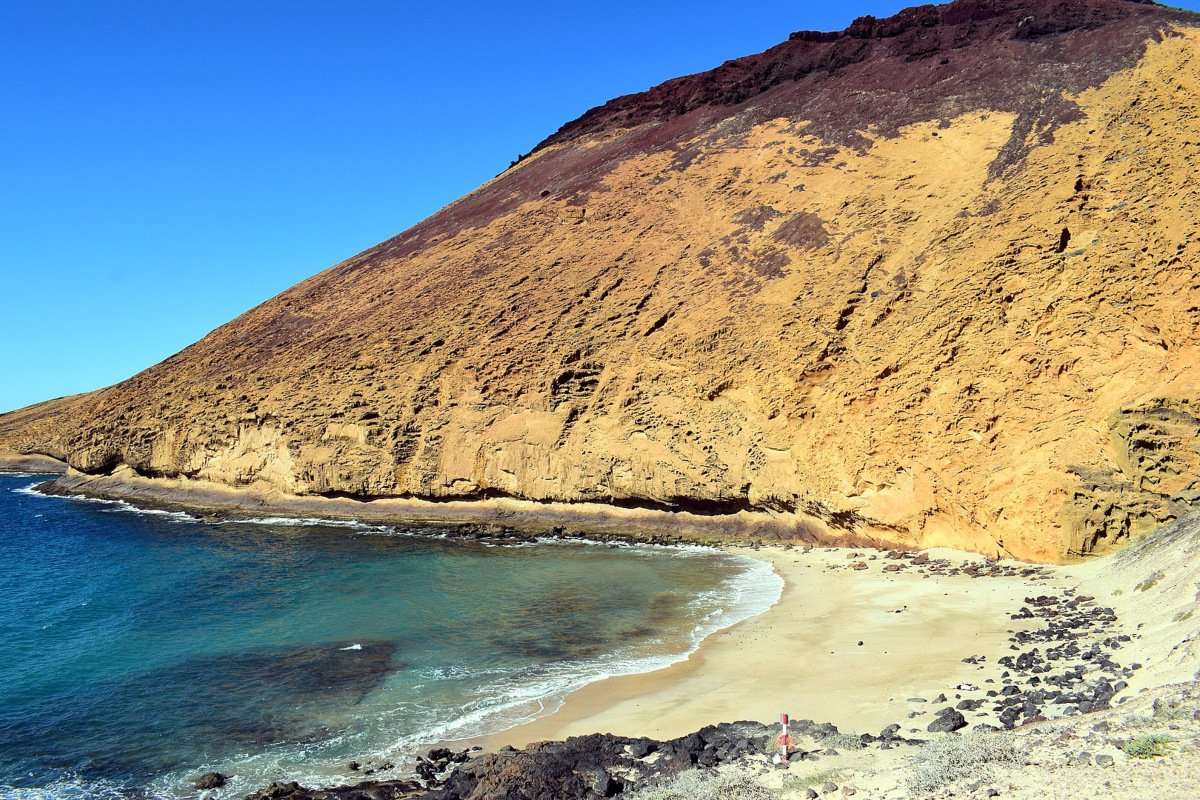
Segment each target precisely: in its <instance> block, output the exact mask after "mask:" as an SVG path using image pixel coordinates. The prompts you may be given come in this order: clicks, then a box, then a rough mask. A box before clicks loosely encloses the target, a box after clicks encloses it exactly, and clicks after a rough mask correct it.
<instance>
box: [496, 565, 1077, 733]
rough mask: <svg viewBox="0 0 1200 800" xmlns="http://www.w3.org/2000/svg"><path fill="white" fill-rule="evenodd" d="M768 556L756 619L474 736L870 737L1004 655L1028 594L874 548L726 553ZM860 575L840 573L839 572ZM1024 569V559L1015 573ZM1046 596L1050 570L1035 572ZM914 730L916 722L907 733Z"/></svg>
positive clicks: (980, 677) (924, 708)
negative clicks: (982, 658)
mask: <svg viewBox="0 0 1200 800" xmlns="http://www.w3.org/2000/svg"><path fill="white" fill-rule="evenodd" d="M731 549H732V550H733V551H734V552H738V553H741V554H744V555H748V556H751V557H753V558H759V559H764V560H767V561H769V562H770V563H771V564H772V565H773V566H774V567H775V569H776V571H777V572H778V574H779V575H780V576H781V577H783V579H784V581H785V588H784V591H783V595H782V597H781V598H780V600H779V602H778V603H777V604H776V605H775V606H773V607H772V608H770V609H769V610H768V611H766V612H765V613H763V614H761V615H759V616H757V617H754V618H752V619H749V620H747V621H745V622H743V623H741V624H739V625H736V626H734V627H732V628H728V629H726V630H724V631H720V632H718V633H716V634H714V635H713V636H711V637H709V638H708V639H707V640H705V641H704V642H703V644H702V645H701V646H700V648H699V649H698V650H697V651H696V652H695V653H694V654H693V655H692V656H691V658H689V659H688V660H687V661H685V662H681V663H679V664H676V665H674V666H671V667H668V668H666V669H662V670H659V671H657V672H652V673H645V674H641V675H632V676H623V677H616V678H611V679H608V680H604V681H601V682H598V683H594V684H592V685H590V686H587V687H585V688H583V689H581V690H579V691H577V692H575V693H574V694H571V695H569V696H568V697H567V698H566V700H565V702H564V704H563V706H562V707H561V709H559V710H558V711H557V713H554V714H551V715H549V716H546V717H543V718H541V719H538V720H535V721H533V722H532V723H529V724H525V725H522V726H519V727H516V728H513V729H511V730H509V731H506V732H504V733H502V734H499V735H497V736H494V737H490V738H489V739H488V740H487V745H488V746H491V747H499V746H503V745H513V746H522V745H525V744H528V743H530V742H533V741H540V740H547V739H561V738H564V737H566V736H572V735H579V734H586V733H594V732H605V733H614V734H618V735H627V736H650V737H653V738H664V739H665V738H670V737H675V736H682V735H684V734H687V733H689V732H691V731H694V730H697V729H698V728H700V727H703V726H705V725H709V724H712V723H717V722H723V721H734V720H742V719H751V720H771V719H776V718H777V717H778V716H779V714H780V712H784V711H786V712H788V713H789V714H791V715H792V716H793V717H795V718H809V719H815V720H820V721H831V722H833V723H835V724H837V725H839V726H843V727H845V728H848V729H853V730H871V731H878V730H880V729H881V728H883V727H885V726H886V725H889V724H892V723H897V722H898V723H901V724H902V725H903V727H904V728H905V729H906V730H907V729H909V728H912V729H914V730H915V729H921V730H923V728H924V726H925V724H927V720H925V721H922V720H921V719H914V720H910V719H909V718H908V715H909V713H910V712H914V711H915V712H917V713H921V714H922V716H923V713H922V712H925V713H927V712H928V706H930V705H932V704H931V703H916V702H910V701H909V698H914V697H921V696H923V697H924V699H926V700H930V701H932V700H933V698H934V697H935V696H936V695H937V694H938V693H941V692H945V693H946V694H953V692H954V689H953V687H954V686H955V685H956V684H959V683H963V682H970V683H974V684H977V685H982V683H983V682H984V681H985V680H987V679H988V678H993V679H994V678H995V677H996V675H997V674H998V673H999V672H1000V671H1001V670H1000V669H999V668H998V667H996V665H995V664H994V662H993V661H991V660H989V661H987V662H985V663H984V664H983V665H975V664H968V663H964V662H963V660H962V659H964V658H967V657H969V656H973V655H982V654H987V655H988V656H989V659H993V658H995V657H996V654H998V653H1003V652H1004V651H1006V650H1007V649H1008V637H1009V632H1010V631H1014V630H1019V629H1020V626H1021V625H1022V623H1021V622H1017V621H1013V620H1011V619H1010V618H1009V615H1010V614H1011V613H1012V612H1013V611H1015V610H1016V609H1018V608H1019V607H1020V606H1021V604H1022V599H1023V598H1024V597H1025V596H1027V595H1028V594H1029V593H1030V591H1031V588H1032V587H1031V584H1030V582H1029V579H1028V578H1020V577H982V578H973V577H970V576H969V575H945V576H943V575H939V576H937V577H936V579H935V578H931V577H930V576H929V575H928V574H926V573H925V572H924V571H920V570H916V569H908V568H906V569H903V570H902V571H896V572H885V571H884V567H886V566H888V565H889V564H894V563H897V562H895V561H892V560H889V559H888V558H886V555H885V554H883V553H880V552H878V551H851V550H846V549H834V548H818V549H814V550H811V551H809V552H805V551H804V550H803V549H801V548H790V549H789V548H784V547H763V548H759V549H750V548H731ZM928 555H929V557H930V558H931V559H935V560H936V559H948V560H949V561H950V562H951V563H953V564H968V563H983V559H981V558H979V557H977V556H973V555H971V554H967V553H961V552H957V551H949V550H934V551H929V552H928ZM855 563H861V564H865V565H866V568H863V569H852V568H851V567H850V565H851V564H855ZM1015 566H1019V567H1027V565H1015ZM1039 574H1040V575H1041V576H1042V577H1039V578H1038V579H1037V582H1036V583H1035V584H1033V585H1034V586H1036V585H1037V583H1044V584H1045V585H1046V587H1047V589H1048V588H1049V587H1050V586H1052V585H1054V584H1055V583H1056V582H1057V577H1056V573H1055V571H1054V569H1053V568H1039ZM918 723H919V728H918Z"/></svg>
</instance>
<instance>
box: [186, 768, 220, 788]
mask: <svg viewBox="0 0 1200 800" xmlns="http://www.w3.org/2000/svg"><path fill="white" fill-rule="evenodd" d="M225 780H226V778H225V776H224V775H222V774H221V773H219V772H206V773H204V774H203V775H201V776H200V777H199V778H196V781H195V783H193V784H192V785H193V786H195V787H196V788H197V789H201V790H203V789H220V788H221V787H222V786H224V785H225Z"/></svg>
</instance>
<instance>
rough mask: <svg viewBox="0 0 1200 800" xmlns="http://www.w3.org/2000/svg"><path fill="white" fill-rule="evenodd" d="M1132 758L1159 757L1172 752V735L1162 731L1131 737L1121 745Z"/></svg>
mask: <svg viewBox="0 0 1200 800" xmlns="http://www.w3.org/2000/svg"><path fill="white" fill-rule="evenodd" d="M1121 749H1122V750H1124V751H1125V755H1127V756H1129V757H1130V758H1158V757H1160V756H1165V755H1166V754H1167V753H1169V752H1171V737H1170V736H1163V735H1162V734H1161V733H1152V734H1150V735H1148V736H1139V737H1137V738H1136V739H1130V740H1129V741H1128V742H1126V743H1125V744H1124V746H1122V747H1121Z"/></svg>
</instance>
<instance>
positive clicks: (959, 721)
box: [925, 706, 967, 733]
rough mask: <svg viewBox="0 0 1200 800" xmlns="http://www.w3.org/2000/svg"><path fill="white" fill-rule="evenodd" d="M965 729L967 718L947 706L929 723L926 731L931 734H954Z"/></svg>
mask: <svg viewBox="0 0 1200 800" xmlns="http://www.w3.org/2000/svg"><path fill="white" fill-rule="evenodd" d="M965 727H967V720H966V718H965V717H964V716H963V715H962V714H960V713H959V712H958V711H955V710H954V709H953V708H950V707H949V706H947V707H946V708H943V709H942V710H941V711H939V712H937V718H936V719H934V721H933V722H931V723H929V725H928V727H926V728H925V730H927V731H929V732H930V733H952V732H954V731H957V730H959V729H961V728H965Z"/></svg>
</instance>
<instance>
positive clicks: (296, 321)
mask: <svg viewBox="0 0 1200 800" xmlns="http://www.w3.org/2000/svg"><path fill="white" fill-rule="evenodd" d="M1198 56H1200V28H1198V27H1197V22H1196V18H1195V17H1193V16H1191V15H1188V14H1184V13H1182V12H1176V11H1171V10H1167V9H1164V8H1162V7H1159V6H1155V5H1153V4H1148V3H1138V2H1131V1H1130V0H1053V1H1052V0H1017V1H1016V2H999V0H959V1H958V2H955V3H951V4H949V5H945V6H923V7H920V8H917V9H910V10H909V11H906V12H902V13H901V14H900V15H898V16H897V17H894V18H892V19H888V20H875V19H870V18H867V19H863V20H860V21H858V22H856V23H855V24H854V25H852V26H851V27H850V28H849V29H847V30H846V31H843V32H840V33H836V34H823V33H822V34H815V33H808V32H802V33H799V34H795V35H793V36H792V37H791V38H790V39H789V40H788V41H786V42H784V43H783V44H780V45H779V46H777V47H775V48H772V49H771V50H768V51H766V52H765V53H762V54H759V55H757V56H751V57H748V58H744V59H738V60H735V61H731V62H728V63H726V64H724V65H722V66H721V67H719V68H717V69H716V70H713V71H711V72H708V73H704V74H701V75H695V76H689V77H686V78H680V79H678V80H675V81H669V82H668V83H666V84H663V85H662V86H660V87H656V88H654V89H652V90H650V91H649V92H646V93H642V94H638V95H632V96H629V97H625V98H618V99H617V100H614V101H613V102H611V103H609V104H606V105H605V106H602V107H601V108H599V109H596V110H594V111H591V112H588V114H585V115H584V116H583V117H581V118H580V119H579V120H577V121H575V122H573V123H571V124H569V125H567V126H566V127H564V128H563V129H562V130H560V131H559V132H558V133H556V134H555V135H554V136H552V137H550V139H548V140H547V141H545V142H543V143H542V145H540V146H539V147H538V148H537V149H536V150H535V151H534V152H533V153H532V154H531V155H530V156H528V157H526V158H523V159H521V160H520V162H519V163H517V164H516V165H515V166H513V167H512V168H511V169H509V170H508V171H506V172H505V173H504V174H502V175H501V176H499V177H498V178H497V179H495V180H493V181H491V182H489V183H488V184H486V185H485V186H483V187H481V188H480V189H479V190H477V191H476V192H473V193H472V194H470V195H468V196H467V197H464V198H463V199H461V200H460V201H458V202H456V203H454V204H452V205H451V206H449V207H447V208H446V209H444V210H443V211H441V212H439V213H438V214H435V215H434V216H433V217H431V218H429V219H428V220H426V221H424V222H422V223H421V224H419V225H417V226H415V227H414V228H412V229H410V230H408V231H406V232H404V233H402V234H400V235H399V236H397V237H395V238H393V239H390V240H388V241H386V242H384V243H382V244H380V245H379V246H377V247H374V248H372V249H370V250H368V251H366V252H364V253H362V254H359V255H357V256H355V257H353V258H351V259H349V260H347V261H345V262H343V263H341V264H338V265H336V266H334V267H333V268H331V269H329V270H327V271H326V272H323V273H321V274H320V275H317V276H315V277H313V278H311V279H309V280H307V281H305V282H303V283H301V284H299V285H298V286H296V287H294V288H292V289H290V290H288V291H287V292H285V293H283V294H281V295H280V296H278V297H276V298H274V299H272V300H270V301H268V302H267V303H264V304H263V305H261V306H259V307H257V308H255V309H253V310H251V311H249V312H247V313H246V314H245V315H243V316H242V317H239V318H238V319H236V320H234V321H233V322H231V323H229V324H228V325H226V326H224V327H222V328H220V329H218V330H216V331H214V332H213V333H212V334H210V335H209V336H207V337H205V338H204V339H203V340H201V341H200V342H198V343H196V344H195V345H192V346H191V347H189V348H187V349H186V350H184V351H183V352H181V353H179V354H178V355H176V356H173V357H172V358H170V359H168V360H167V361H165V362H163V363H161V364H159V365H156V366H155V367H153V368H151V369H149V370H147V371H146V372H144V373H142V374H140V375H137V376H134V377H133V378H131V379H129V380H128V381H125V382H124V383H121V384H119V385H117V386H114V387H111V388H109V389H105V390H102V391H100V392H96V393H93V394H91V395H86V396H81V397H77V398H69V399H67V400H63V401H55V402H52V403H49V404H43V405H42V406H39V407H34V408H32V409H26V410H23V411H20V412H15V413H14V414H10V415H4V416H0V446H3V447H6V448H9V449H11V450H14V451H17V452H20V453H41V454H46V455H49V456H53V457H56V458H59V459H62V460H64V461H66V462H67V463H69V464H70V465H71V466H72V467H73V468H74V469H76V470H78V471H81V472H84V473H90V474H106V473H109V472H111V471H113V470H114V469H116V468H118V467H121V468H128V469H132V470H134V471H136V473H138V474H140V475H142V476H146V477H150V478H161V477H167V478H179V479H197V480H203V481H208V482H213V483H217V484H223V485H228V486H235V487H258V488H262V489H266V490H270V491H273V492H278V493H284V494H292V495H307V496H316V495H323V496H327V497H343V498H344V497H351V498H426V499H434V500H450V499H459V500H461V499H479V498H495V497H510V498H523V499H527V500H534V501H538V502H542V503H551V502H559V503H579V502H584V501H586V502H591V503H606V504H611V505H622V506H643V507H647V508H660V509H668V510H670V509H684V510H688V511H691V512H694V513H697V514H707V515H714V514H719V515H724V514H734V513H739V514H745V513H746V512H757V513H759V514H761V515H762V516H763V517H764V518H766V519H769V520H771V521H772V523H773V524H774V526H775V531H776V533H777V535H780V536H784V537H787V536H792V535H795V534H796V532H797V531H800V530H803V531H805V532H810V533H811V531H813V530H817V531H818V532H819V533H820V534H821V535H822V536H823V537H824V538H836V537H838V536H856V537H859V538H860V539H870V540H876V541H887V542H892V543H895V544H899V545H908V546H911V545H920V546H932V545H954V546H958V547H963V548H968V549H974V550H978V551H982V552H986V553H1001V554H1011V555H1016V556H1019V557H1022V558H1027V559H1040V560H1057V559H1062V558H1066V557H1071V556H1078V555H1082V554H1087V553H1092V552H1097V551H1101V550H1104V549H1107V548H1109V547H1112V546H1114V545H1117V544H1120V543H1121V542H1123V541H1125V540H1127V539H1128V538H1131V537H1135V536H1137V535H1139V534H1140V533H1141V532H1143V531H1144V530H1146V529H1147V528H1148V527H1149V526H1151V525H1152V524H1155V523H1158V522H1162V521H1166V520H1169V519H1171V518H1173V517H1176V516H1178V515H1179V514H1181V513H1183V511H1185V510H1187V509H1188V508H1190V507H1191V506H1192V505H1193V504H1194V502H1195V490H1194V488H1193V486H1192V484H1191V482H1190V480H1189V479H1188V477H1187V476H1188V475H1189V474H1192V475H1194V474H1195V472H1194V470H1193V471H1192V472H1191V473H1189V472H1188V470H1189V469H1191V466H1190V465H1192V464H1193V463H1195V461H1194V459H1195V458H1196V452H1195V440H1194V438H1190V437H1191V434H1190V433H1189V431H1190V430H1192V428H1190V427H1189V426H1191V424H1192V423H1191V422H1189V421H1188V420H1189V419H1190V418H1191V417H1192V413H1193V412H1192V409H1193V407H1194V403H1195V398H1196V397H1197V396H1200V395H1198V392H1197V387H1198V385H1200V338H1198V337H1197V335H1196V333H1197V325H1198V324H1200V286H1198V285H1197V282H1196V279H1195V267H1194V265H1195V264H1196V263H1197V260H1198V259H1200V237H1198V236H1197V230H1196V223H1195V220H1196V219H1198V218H1200V214H1198V213H1197V211H1198V210H1200V190H1197V189H1196V187H1195V186H1194V182H1193V181H1192V176H1193V175H1194V174H1196V173H1197V171H1198V170H1200V163H1198V161H1200V153H1198V151H1197V148H1196V146H1195V143H1196V141H1200V109H1198V108H1197V103H1196V100H1195V98H1196V97H1197V95H1198V93H1200V58H1198Z"/></svg>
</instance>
